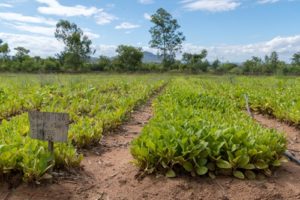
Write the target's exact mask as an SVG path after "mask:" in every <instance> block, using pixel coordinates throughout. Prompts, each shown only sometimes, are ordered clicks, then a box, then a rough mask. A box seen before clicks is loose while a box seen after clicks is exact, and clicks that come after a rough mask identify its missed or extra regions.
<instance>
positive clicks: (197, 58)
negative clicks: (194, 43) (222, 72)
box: [182, 49, 209, 72]
mask: <svg viewBox="0 0 300 200" xmlns="http://www.w3.org/2000/svg"><path fill="white" fill-rule="evenodd" d="M206 56H207V50H205V49H204V50H202V51H201V53H200V54H190V53H184V54H183V55H182V60H183V62H184V63H185V68H186V69H188V70H190V71H192V72H197V71H200V72H206V71H207V69H208V67H209V62H208V61H207V60H203V59H205V58H206Z"/></svg>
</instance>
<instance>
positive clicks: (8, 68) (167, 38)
mask: <svg viewBox="0 0 300 200" xmlns="http://www.w3.org/2000/svg"><path fill="white" fill-rule="evenodd" d="M151 22H152V23H153V26H152V27H151V28H150V30H149V32H150V34H151V40H150V42H149V45H150V47H151V48H154V49H157V51H158V56H159V57H160V58H161V60H162V61H161V63H143V62H142V60H143V56H144V53H143V50H142V48H137V47H134V46H129V45H119V46H118V48H117V49H116V54H117V56H115V57H113V58H110V57H107V56H103V55H101V56H100V57H98V58H97V59H95V58H93V59H92V56H93V55H94V54H95V52H96V50H95V49H93V48H92V41H91V40H90V39H89V38H88V37H87V36H86V35H84V32H83V31H82V29H81V28H80V27H78V26H77V25H76V24H75V23H71V22H69V21H67V20H60V21H59V22H58V23H57V24H56V30H55V33H54V35H55V38H56V39H57V40H58V41H60V42H62V43H63V44H64V50H63V51H62V52H60V53H58V54H56V55H55V56H54V57H48V58H41V57H39V56H35V57H31V56H30V55H29V53H30V50H29V49H26V48H24V47H16V48H14V50H15V52H16V53H15V55H13V56H11V55H10V54H9V53H10V48H9V45H8V44H7V43H4V41H2V40H1V39H0V71H2V72H91V71H116V72H127V71H131V72H135V71H141V72H148V71H157V72H161V71H178V72H190V73H201V72H203V73H208V72H209V73H216V74H224V73H232V74H250V75H259V74H290V75H293V74H294V75H300V52H299V53H296V54H294V55H293V57H292V63H290V64H288V63H285V62H284V61H281V60H279V58H278V54H277V52H272V53H271V54H270V55H266V56H265V58H264V59H262V58H259V57H252V58H251V59H249V60H247V61H245V62H243V63H241V64H237V63H232V62H220V61H219V60H218V59H217V60H215V61H213V62H209V61H208V60H207V55H208V51H207V50H205V49H203V50H202V51H201V52H199V53H195V54H192V53H183V54H182V59H181V60H177V59H176V55H177V54H178V53H182V52H181V50H182V43H183V42H184V41H185V36H184V35H183V33H182V32H181V31H180V30H179V29H180V25H179V24H178V21H177V20H176V19H174V18H173V17H172V15H171V14H170V13H168V12H167V11H166V10H165V9H163V8H160V9H158V10H157V11H156V13H154V14H153V15H152V16H151Z"/></svg>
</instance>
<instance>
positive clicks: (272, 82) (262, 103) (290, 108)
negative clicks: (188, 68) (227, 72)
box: [201, 77, 300, 127]
mask: <svg viewBox="0 0 300 200" xmlns="http://www.w3.org/2000/svg"><path fill="white" fill-rule="evenodd" d="M213 79H214V80H213ZM213 79H206V80H201V85H204V86H205V87H204V89H205V90H212V91H214V92H215V93H216V94H219V95H222V96H224V97H227V98H230V99H233V100H236V101H237V102H238V104H239V107H240V108H241V109H244V108H245V105H246V104H245V97H244V95H247V96H248V98H249V105H250V107H251V109H252V110H253V111H255V112H258V113H262V114H267V115H271V116H273V117H276V118H277V119H279V120H282V121H286V122H289V123H291V124H293V125H295V126H298V127H300V79H299V78H280V77H261V78H259V77H251V78H249V77H220V78H217V79H216V78H213Z"/></svg>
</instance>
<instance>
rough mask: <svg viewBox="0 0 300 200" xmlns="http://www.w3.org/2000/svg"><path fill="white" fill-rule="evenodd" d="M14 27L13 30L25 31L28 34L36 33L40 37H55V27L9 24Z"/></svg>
mask: <svg viewBox="0 0 300 200" xmlns="http://www.w3.org/2000/svg"><path fill="white" fill-rule="evenodd" d="M8 25H10V26H12V27H13V28H15V29H17V30H19V31H25V32H28V33H35V34H39V35H45V36H54V31H55V27H54V26H53V27H46V26H36V25H30V24H26V23H17V24H8Z"/></svg>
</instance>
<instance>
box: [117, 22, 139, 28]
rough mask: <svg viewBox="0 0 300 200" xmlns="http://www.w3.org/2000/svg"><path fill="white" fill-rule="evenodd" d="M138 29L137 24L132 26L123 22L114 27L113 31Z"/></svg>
mask: <svg viewBox="0 0 300 200" xmlns="http://www.w3.org/2000/svg"><path fill="white" fill-rule="evenodd" d="M138 27H140V25H138V24H132V23H129V22H123V23H121V24H120V25H117V26H116V27H115V29H135V28H138Z"/></svg>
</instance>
